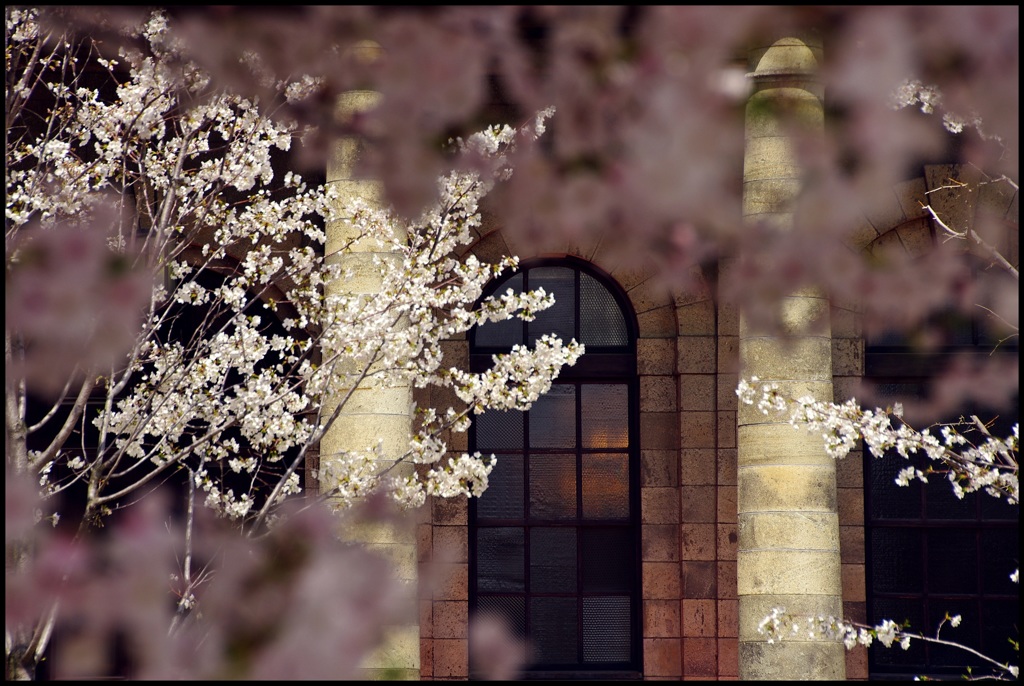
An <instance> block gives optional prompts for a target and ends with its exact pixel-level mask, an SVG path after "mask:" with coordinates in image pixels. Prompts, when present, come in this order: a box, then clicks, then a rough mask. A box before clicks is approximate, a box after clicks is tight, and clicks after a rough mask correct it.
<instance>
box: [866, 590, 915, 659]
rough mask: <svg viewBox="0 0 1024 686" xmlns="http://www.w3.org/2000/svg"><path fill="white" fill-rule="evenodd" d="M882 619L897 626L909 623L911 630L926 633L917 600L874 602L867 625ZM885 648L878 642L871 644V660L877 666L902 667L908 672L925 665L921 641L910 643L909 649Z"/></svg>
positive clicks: (879, 621) (882, 600)
mask: <svg viewBox="0 0 1024 686" xmlns="http://www.w3.org/2000/svg"><path fill="white" fill-rule="evenodd" d="M883 619H891V620H893V621H894V622H896V623H897V624H901V623H903V622H904V621H907V622H909V623H910V627H911V630H914V629H920V630H922V631H924V632H926V633H927V632H928V631H929V629H928V628H927V627H925V625H924V608H923V607H922V605H921V601H920V600H919V599H916V598H915V599H913V600H905V599H902V598H880V599H876V600H875V601H874V604H873V607H872V612H871V617H869V623H871V624H879V623H881V621H882V620H883ZM893 645H894V647H892V648H886V647H885V646H883V645H882V644H881V643H879V642H878V641H875V642H874V643H872V644H871V647H870V648H869V650H870V651H871V658H872V660H873V661H874V663H875V664H877V665H884V666H897V665H898V666H903V667H906V668H908V669H909V670H913V669H914V668H915V667H916V668H920V667H923V666H924V664H925V644H924V643H923V642H922V641H911V642H910V648H909V649H907V650H902V649H901V648H899V647H896V646H895V644H893Z"/></svg>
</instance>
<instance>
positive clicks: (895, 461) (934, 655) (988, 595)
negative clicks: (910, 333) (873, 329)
mask: <svg viewBox="0 0 1024 686" xmlns="http://www.w3.org/2000/svg"><path fill="white" fill-rule="evenodd" d="M961 329H962V327H961ZM961 329H956V328H955V327H953V328H951V330H952V331H953V332H954V333H956V332H957V331H959V332H960V333H959V334H957V335H956V336H952V335H951V336H949V337H947V339H946V342H947V343H948V344H950V345H959V346H960V347H959V348H957V349H956V350H952V349H949V350H947V351H946V352H950V351H952V352H957V353H970V354H979V355H980V354H985V355H988V354H989V353H991V351H992V348H991V346H988V345H987V344H985V341H984V337H983V336H980V335H979V334H978V333H977V331H975V332H974V333H972V334H971V335H970V336H968V335H967V334H966V333H963V331H962V330H961ZM966 331H967V332H970V331H971V329H970V327H967V329H966ZM961 334H962V335H961ZM879 343H880V344H877V345H873V346H869V347H868V348H867V351H866V358H865V365H866V368H867V371H868V377H869V380H871V381H872V382H874V383H875V386H876V389H877V390H878V392H879V393H880V395H882V396H884V398H885V402H892V401H897V400H898V401H900V402H903V403H905V404H909V403H912V402H914V401H915V399H916V398H920V397H921V396H923V395H924V394H925V389H926V387H927V385H928V381H929V376H930V375H932V374H934V373H935V371H936V370H937V369H938V368H939V367H940V366H941V364H943V361H942V359H939V358H936V357H934V355H933V356H932V357H929V356H927V355H925V354H917V353H915V352H914V351H913V350H912V349H911V348H910V347H909V346H907V345H901V343H902V341H901V339H899V338H898V337H896V336H889V337H888V338H886V339H884V340H881V341H880V342H879ZM1006 353H1007V354H1016V350H1015V349H1014V350H1009V349H1008V350H1006ZM997 354H1002V353H1000V352H999V351H997ZM885 402H880V404H885ZM961 413H963V414H964V415H965V416H970V415H971V414H973V413H977V414H978V415H979V416H981V417H986V418H991V417H995V416H996V415H1001V418H1000V419H999V421H997V422H996V425H995V426H993V427H992V432H993V434H994V435H1000V436H1006V435H1008V433H1009V429H1010V427H1011V425H1012V424H1013V422H1014V421H1016V417H1017V415H1018V412H1015V411H1014V412H1006V411H1005V410H1004V411H1003V412H995V411H986V410H984V409H980V408H966V407H965V408H963V410H962V411H961ZM959 414H960V413H957V414H956V415H954V416H953V417H951V418H950V419H956V417H957V416H958V415H959ZM864 459H865V483H866V485H867V489H868V490H867V493H866V536H867V554H868V559H867V566H868V570H869V573H868V578H867V582H868V589H867V590H868V615H869V616H868V619H869V621H870V622H871V623H872V624H875V623H878V622H880V621H881V620H882V619H892V620H894V621H897V622H904V621H905V622H908V623H909V625H910V628H911V630H913V631H919V632H923V633H925V634H932V635H934V631H935V629H936V627H938V625H939V623H940V622H941V621H942V620H943V618H944V617H945V616H946V614H947V613H948V614H949V615H950V616H952V615H957V614H959V615H961V617H962V621H961V623H960V626H959V627H957V628H952V627H950V626H949V625H948V623H947V624H946V626H945V627H944V628H943V630H942V638H947V639H950V640H954V641H957V642H960V643H962V644H964V645H966V646H969V647H971V648H975V649H979V650H981V651H982V652H983V653H985V654H986V655H989V656H990V657H993V658H995V659H997V660H1000V661H1016V659H1017V657H1016V656H1017V654H1016V652H1014V651H1013V648H1012V646H1011V644H1010V643H1009V641H1008V640H1007V639H1010V638H1012V639H1013V640H1018V638H1019V633H1018V627H1019V619H1018V617H1019V609H1020V608H1019V599H1018V587H1017V586H1016V584H1014V583H1013V582H1012V581H1010V578H1009V575H1010V573H1011V572H1012V571H1013V570H1014V569H1015V568H1017V566H1018V564H1019V556H1020V543H1019V540H1018V537H1019V533H1018V526H1017V522H1018V513H1019V507H1018V506H1012V505H1008V504H1007V503H1006V501H1005V500H1004V499H1000V500H997V499H995V498H993V497H991V496H989V495H987V494H985V493H975V494H968V495H966V496H964V498H962V499H960V498H957V497H956V496H955V495H954V494H953V490H952V488H951V485H950V482H949V481H948V480H947V479H946V478H945V476H944V475H943V474H932V475H931V476H930V477H929V482H928V483H927V484H923V483H921V482H919V481H914V482H912V483H911V485H910V487H909V488H906V487H900V486H897V485H896V484H895V483H894V481H895V478H896V475H897V474H898V472H899V471H900V470H901V469H903V468H904V467H906V466H908V465H910V464H913V465H915V466H917V467H918V468H919V469H922V470H925V469H926V468H927V467H928V466H929V461H928V460H927V459H926V458H923V457H914V456H912V457H911V458H910V460H909V461H908V460H907V459H904V458H903V457H900V456H899V455H898V454H897V453H896V451H895V450H893V451H890V454H887V455H886V456H885V457H883V458H881V459H879V458H874V457H872V456H871V455H869V454H868V455H866V456H865V458H864ZM869 661H870V670H871V674H872V676H873V677H889V678H911V677H913V676H919V675H920V676H930V677H934V678H957V677H959V676H961V675H963V674H965V673H966V669H967V667H972V668H974V670H975V674H983V673H985V672H984V668H983V663H982V662H981V661H980V659H978V658H976V657H974V656H972V655H971V654H970V653H968V652H966V651H963V650H959V649H955V648H950V647H946V646H942V645H933V644H926V643H923V642H919V641H912V642H911V647H910V650H907V651H904V650H901V649H899V648H895V649H892V648H890V649H886V648H884V647H881V646H872V647H871V649H870V650H869ZM978 669H981V670H982V671H981V672H979V671H977V670H978Z"/></svg>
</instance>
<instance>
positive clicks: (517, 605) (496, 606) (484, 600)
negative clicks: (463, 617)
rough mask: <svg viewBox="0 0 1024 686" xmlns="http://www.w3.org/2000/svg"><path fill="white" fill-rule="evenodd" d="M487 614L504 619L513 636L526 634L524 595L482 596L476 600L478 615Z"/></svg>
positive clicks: (519, 636) (520, 636) (521, 636)
mask: <svg viewBox="0 0 1024 686" xmlns="http://www.w3.org/2000/svg"><path fill="white" fill-rule="evenodd" d="M487 615H490V616H493V617H496V618H498V619H499V620H501V621H504V622H505V625H506V628H507V629H508V631H509V633H511V634H512V635H513V636H516V637H518V638H523V637H525V636H526V599H525V598H524V597H523V596H490V595H485V596H480V597H479V598H477V601H476V616H478V617H484V616H487Z"/></svg>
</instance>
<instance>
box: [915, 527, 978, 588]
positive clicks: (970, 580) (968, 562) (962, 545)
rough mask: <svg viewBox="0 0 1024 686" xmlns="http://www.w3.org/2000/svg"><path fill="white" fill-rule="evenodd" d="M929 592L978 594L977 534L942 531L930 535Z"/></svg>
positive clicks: (967, 531)
mask: <svg viewBox="0 0 1024 686" xmlns="http://www.w3.org/2000/svg"><path fill="white" fill-rule="evenodd" d="M927 541H928V591H929V592H931V593H977V592H978V543H977V540H976V537H975V532H974V531H971V530H966V529H941V530H931V531H929V532H928V536H927Z"/></svg>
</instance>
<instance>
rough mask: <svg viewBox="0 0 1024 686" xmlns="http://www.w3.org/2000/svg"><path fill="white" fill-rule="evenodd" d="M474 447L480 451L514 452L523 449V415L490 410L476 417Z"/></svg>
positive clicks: (517, 412) (514, 411)
mask: <svg viewBox="0 0 1024 686" xmlns="http://www.w3.org/2000/svg"><path fill="white" fill-rule="evenodd" d="M475 421H476V447H477V448H478V449H480V450H516V449H521V448H522V447H523V413H522V412H520V411H519V410H491V411H489V412H484V413H483V414H480V415H477V417H476V420H475Z"/></svg>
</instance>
